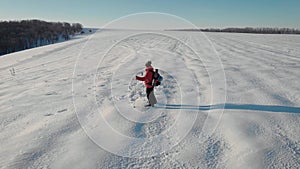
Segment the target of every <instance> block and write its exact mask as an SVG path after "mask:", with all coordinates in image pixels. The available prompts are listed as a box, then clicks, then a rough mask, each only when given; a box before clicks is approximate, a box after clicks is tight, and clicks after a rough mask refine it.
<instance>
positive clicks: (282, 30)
mask: <svg viewBox="0 0 300 169" xmlns="http://www.w3.org/2000/svg"><path fill="white" fill-rule="evenodd" d="M166 31H202V32H229V33H257V34H300V30H298V29H291V28H251V27H246V28H225V29H216V28H209V29H168V30H166Z"/></svg>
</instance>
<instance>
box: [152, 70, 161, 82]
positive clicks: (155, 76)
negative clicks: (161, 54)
mask: <svg viewBox="0 0 300 169" xmlns="http://www.w3.org/2000/svg"><path fill="white" fill-rule="evenodd" d="M162 80H163V77H162V76H161V75H160V74H159V73H158V69H155V72H154V71H153V86H159V85H160V84H161V81H162Z"/></svg>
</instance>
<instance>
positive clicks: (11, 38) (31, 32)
mask: <svg viewBox="0 0 300 169" xmlns="http://www.w3.org/2000/svg"><path fill="white" fill-rule="evenodd" d="M81 31H82V25H81V24H80V23H72V24H70V23H67V22H46V21H41V20H22V21H2V22H0V37H1V39H0V55H5V54H8V53H12V52H17V51H21V50H25V49H30V48H34V47H38V46H43V45H48V44H53V43H56V42H60V41H65V40H68V39H70V36H72V35H74V34H75V33H80V32H81Z"/></svg>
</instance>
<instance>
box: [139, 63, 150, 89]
mask: <svg viewBox="0 0 300 169" xmlns="http://www.w3.org/2000/svg"><path fill="white" fill-rule="evenodd" d="M136 80H139V81H144V83H145V86H146V88H153V85H152V80H153V67H152V66H149V67H147V68H146V74H145V76H144V77H139V76H136Z"/></svg>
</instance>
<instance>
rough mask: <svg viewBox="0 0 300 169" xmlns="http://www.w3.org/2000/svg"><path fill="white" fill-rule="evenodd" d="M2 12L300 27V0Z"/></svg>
mask: <svg viewBox="0 0 300 169" xmlns="http://www.w3.org/2000/svg"><path fill="white" fill-rule="evenodd" d="M0 12H1V15H0V20H20V19H33V18H34V19H42V20H47V21H66V22H79V23H82V24H83V25H84V26H86V27H102V26H103V25H104V24H105V23H107V22H109V21H111V20H114V19H117V18H119V17H122V16H124V15H128V14H132V13H137V12H163V13H170V14H173V15H177V16H180V17H183V18H185V19H187V20H189V21H191V22H192V23H194V24H195V25H197V26H199V27H203V28H206V27H216V28H222V27H246V26H252V27H290V28H300V0H249V1H246V0H181V1H179V0H119V1H117V0H107V1H102V0H81V1H80V0H1V3H0ZM144 22H146V21H144Z"/></svg>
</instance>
